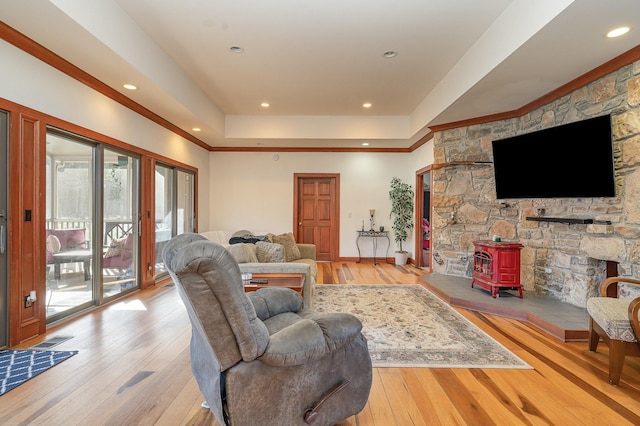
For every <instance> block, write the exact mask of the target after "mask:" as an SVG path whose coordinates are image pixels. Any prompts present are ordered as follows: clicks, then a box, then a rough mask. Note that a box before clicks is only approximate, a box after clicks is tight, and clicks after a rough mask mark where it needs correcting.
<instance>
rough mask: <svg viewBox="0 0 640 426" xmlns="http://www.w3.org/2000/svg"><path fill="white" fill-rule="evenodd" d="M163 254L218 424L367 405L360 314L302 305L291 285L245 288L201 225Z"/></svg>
mask: <svg viewBox="0 0 640 426" xmlns="http://www.w3.org/2000/svg"><path fill="white" fill-rule="evenodd" d="M163 259H164V262H165V265H166V267H167V269H168V271H169V273H170V274H171V277H172V278H173V280H174V282H175V284H176V286H177V287H178V291H179V293H180V296H181V298H182V300H183V302H184V304H185V307H186V309H187V313H188V314H189V319H190V320H191V326H192V337H191V367H192V370H193V374H194V376H195V378H196V381H197V382H198V386H199V387H200V391H201V392H202V394H203V396H204V398H205V400H206V402H207V404H208V405H209V407H210V409H211V411H212V412H213V414H214V415H215V417H216V419H217V420H218V421H219V422H220V424H227V425H233V426H241V425H252V426H253V425H258V424H259V425H278V426H281V425H287V426H289V425H307V424H313V425H332V424H335V423H337V422H340V421H342V420H344V419H346V418H348V417H350V416H352V415H355V414H357V413H358V412H360V411H361V410H362V409H363V408H364V406H365V404H366V402H367V399H368V398H369V391H370V389H371V380H372V373H371V358H370V356H369V351H368V348H367V342H366V340H365V338H364V336H363V335H362V333H361V328H362V324H361V322H360V321H359V320H358V319H357V318H356V317H355V316H353V315H350V314H342V313H334V314H320V313H316V312H313V311H310V310H307V309H302V298H301V296H300V295H299V294H297V293H296V292H294V291H292V290H289V289H286V288H267V289H261V290H259V291H257V292H253V293H245V292H244V289H243V286H242V279H241V277H240V270H239V268H238V264H237V263H236V261H235V259H234V258H233V257H232V256H231V254H230V253H229V252H228V251H227V250H225V249H224V248H223V247H222V246H220V245H218V244H216V243H213V242H211V241H208V240H207V239H206V238H204V237H203V236H201V235H198V234H182V235H178V236H176V237H175V238H173V239H172V240H171V241H170V242H169V243H168V244H167V245H166V247H165V249H164V251H163Z"/></svg>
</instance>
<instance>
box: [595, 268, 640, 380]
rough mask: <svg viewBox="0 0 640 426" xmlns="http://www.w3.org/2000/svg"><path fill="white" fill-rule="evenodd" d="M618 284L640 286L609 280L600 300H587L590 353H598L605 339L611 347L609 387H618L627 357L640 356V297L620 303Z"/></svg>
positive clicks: (637, 282) (638, 282)
mask: <svg viewBox="0 0 640 426" xmlns="http://www.w3.org/2000/svg"><path fill="white" fill-rule="evenodd" d="M618 283H627V284H632V285H640V280H635V279H632V278H623V277H612V278H607V279H606V280H604V281H603V282H602V284H601V285H600V297H591V298H589V299H588V300H587V311H588V312H589V316H590V319H589V350H590V351H592V352H595V351H596V349H597V348H598V343H599V341H600V339H602V340H603V341H604V342H605V343H606V344H607V346H609V383H611V384H612V385H616V386H617V385H618V384H619V383H620V376H621V375H622V367H623V366H624V359H625V356H627V355H631V356H640V342H638V337H640V325H639V320H638V312H639V311H640V297H636V298H635V299H633V300H626V299H620V298H619V297H618V296H619V289H618V288H617V284H618Z"/></svg>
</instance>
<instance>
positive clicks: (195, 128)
mask: <svg viewBox="0 0 640 426" xmlns="http://www.w3.org/2000/svg"><path fill="white" fill-rule="evenodd" d="M191 130H193V131H194V132H199V131H201V130H202V129H201V128H200V127H194V128H193V129H191Z"/></svg>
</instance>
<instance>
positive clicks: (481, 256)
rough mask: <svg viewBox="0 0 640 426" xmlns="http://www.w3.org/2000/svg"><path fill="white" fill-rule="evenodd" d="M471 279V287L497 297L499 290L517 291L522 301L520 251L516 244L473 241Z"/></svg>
mask: <svg viewBox="0 0 640 426" xmlns="http://www.w3.org/2000/svg"><path fill="white" fill-rule="evenodd" d="M473 244H474V246H475V250H474V254H473V278H472V279H471V287H473V286H474V284H475V285H477V286H478V287H480V288H483V289H485V290H488V291H490V292H491V297H493V298H495V297H496V296H498V291H500V289H505V290H518V291H519V292H520V298H521V299H522V285H521V284H520V250H521V249H522V247H524V246H523V245H522V244H518V243H500V242H494V241H474V242H473Z"/></svg>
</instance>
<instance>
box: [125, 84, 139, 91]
mask: <svg viewBox="0 0 640 426" xmlns="http://www.w3.org/2000/svg"><path fill="white" fill-rule="evenodd" d="M122 87H124V88H125V89H127V90H138V87H137V86H135V85H133V84H124V85H123V86H122Z"/></svg>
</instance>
